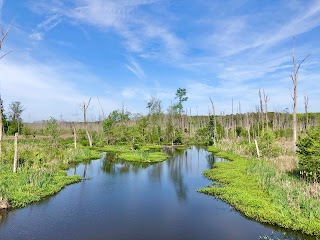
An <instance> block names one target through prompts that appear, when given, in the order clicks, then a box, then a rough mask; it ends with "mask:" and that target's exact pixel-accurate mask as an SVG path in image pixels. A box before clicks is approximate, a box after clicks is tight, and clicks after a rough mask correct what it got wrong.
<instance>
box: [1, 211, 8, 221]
mask: <svg viewBox="0 0 320 240" xmlns="http://www.w3.org/2000/svg"><path fill="white" fill-rule="evenodd" d="M7 216H8V211H7V210H5V209H0V224H1V223H4V222H5V221H6V219H7Z"/></svg>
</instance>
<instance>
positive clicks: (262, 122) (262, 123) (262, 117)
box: [259, 89, 264, 132]
mask: <svg viewBox="0 0 320 240" xmlns="http://www.w3.org/2000/svg"><path fill="white" fill-rule="evenodd" d="M259 98H260V114H261V125H262V132H264V116H263V103H262V95H261V91H260V89H259ZM260 114H259V115H260Z"/></svg>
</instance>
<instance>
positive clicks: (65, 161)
mask: <svg viewBox="0 0 320 240" xmlns="http://www.w3.org/2000/svg"><path fill="white" fill-rule="evenodd" d="M70 142H71V144H69V143H70ZM72 147H73V145H72V140H71V141H69V140H63V141H59V140H56V141H52V140H51V139H24V140H20V141H19V142H18V149H19V155H18V158H19V159H18V163H19V164H18V165H19V166H18V171H17V173H13V172H12V160H13V141H11V140H7V141H3V146H2V149H3V155H2V159H1V162H0V198H2V199H4V200H5V201H7V202H8V203H9V205H10V207H11V208H18V207H24V206H26V205H27V204H29V203H31V202H35V201H39V200H40V199H42V198H44V197H45V196H48V195H52V194H55V193H57V192H58V191H60V190H61V189H62V188H63V187H65V186H66V185H68V184H71V183H75V182H78V181H81V177H79V176H67V174H66V171H64V170H63V169H68V168H69V167H70V166H71V165H72V164H77V163H79V162H82V161H86V160H90V159H97V158H100V156H101V154H100V153H99V152H98V151H96V150H91V149H88V148H85V147H81V146H80V147H79V148H78V149H73V148H72Z"/></svg>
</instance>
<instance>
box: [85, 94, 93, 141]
mask: <svg viewBox="0 0 320 240" xmlns="http://www.w3.org/2000/svg"><path fill="white" fill-rule="evenodd" d="M90 102H91V98H90V99H89V102H88V104H86V103H85V102H84V101H83V124H84V129H85V131H86V134H87V137H88V141H89V146H90V147H92V138H91V136H90V134H89V131H88V126H87V110H88V107H89V105H90Z"/></svg>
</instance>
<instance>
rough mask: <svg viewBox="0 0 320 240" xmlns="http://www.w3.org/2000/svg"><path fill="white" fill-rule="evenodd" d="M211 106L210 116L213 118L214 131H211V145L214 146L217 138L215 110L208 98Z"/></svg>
mask: <svg viewBox="0 0 320 240" xmlns="http://www.w3.org/2000/svg"><path fill="white" fill-rule="evenodd" d="M209 99H210V102H211V106H212V115H213V118H214V130H213V144H214V145H216V137H217V122H216V117H215V110H214V105H213V101H212V99H211V98H210V97H209Z"/></svg>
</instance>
